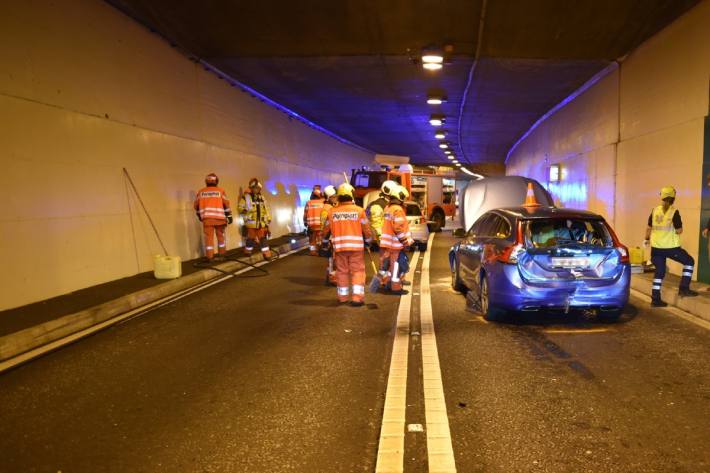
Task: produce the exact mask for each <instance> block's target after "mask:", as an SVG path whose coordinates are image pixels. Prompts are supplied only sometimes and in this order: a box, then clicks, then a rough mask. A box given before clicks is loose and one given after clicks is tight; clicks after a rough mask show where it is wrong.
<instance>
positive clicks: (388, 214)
mask: <svg viewBox="0 0 710 473" xmlns="http://www.w3.org/2000/svg"><path fill="white" fill-rule="evenodd" d="M413 243H414V240H412V233H411V232H410V231H409V222H407V215H406V214H405V213H404V209H403V208H402V206H400V205H398V204H389V205H388V206H387V207H386V208H385V217H384V223H383V224H382V236H381V237H380V248H381V249H382V252H381V253H380V261H381V262H382V263H381V265H380V278H381V279H382V281H383V283H385V284H386V283H387V281H390V283H391V289H392V290H393V291H401V290H402V279H401V276H402V275H401V274H400V271H399V263H398V262H397V259H398V258H399V252H400V251H402V250H403V249H404V247H405V246H409V245H411V244H413ZM385 260H389V262H388V263H385Z"/></svg>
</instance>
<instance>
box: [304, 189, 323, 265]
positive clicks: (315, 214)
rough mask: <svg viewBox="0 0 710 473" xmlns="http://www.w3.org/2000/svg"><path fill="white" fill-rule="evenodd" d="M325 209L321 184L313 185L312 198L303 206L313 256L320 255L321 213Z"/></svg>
mask: <svg viewBox="0 0 710 473" xmlns="http://www.w3.org/2000/svg"><path fill="white" fill-rule="evenodd" d="M322 210H323V196H322V195H321V191H320V186H319V185H317V184H316V185H315V186H313V192H311V199H310V200H309V201H308V202H306V206H305V207H304V208H303V225H304V226H305V227H306V228H307V229H308V243H309V247H308V249H309V250H310V254H311V256H318V247H319V246H320V242H321V228H322V227H321V221H320V214H321V211H322Z"/></svg>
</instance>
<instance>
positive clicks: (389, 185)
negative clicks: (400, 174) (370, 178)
mask: <svg viewBox="0 0 710 473" xmlns="http://www.w3.org/2000/svg"><path fill="white" fill-rule="evenodd" d="M397 186H399V184H397V182H395V181H389V180H388V181H385V182H383V183H382V187H380V191H381V192H382V193H383V194H384V195H390V194H391V193H392V192H393V191H394V190H395V189H397Z"/></svg>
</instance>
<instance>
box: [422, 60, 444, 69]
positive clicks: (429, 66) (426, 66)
mask: <svg viewBox="0 0 710 473" xmlns="http://www.w3.org/2000/svg"><path fill="white" fill-rule="evenodd" d="M422 67H423V68H424V69H427V70H429V71H438V70H439V69H441V68H442V67H444V66H442V65H441V64H437V63H435V62H425V63H424V64H422Z"/></svg>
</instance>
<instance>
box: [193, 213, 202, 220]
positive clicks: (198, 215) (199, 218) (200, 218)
mask: <svg viewBox="0 0 710 473" xmlns="http://www.w3.org/2000/svg"><path fill="white" fill-rule="evenodd" d="M195 216H196V217H197V220H199V221H200V222H201V221H202V215H200V213H199V212H196V213H195Z"/></svg>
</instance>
